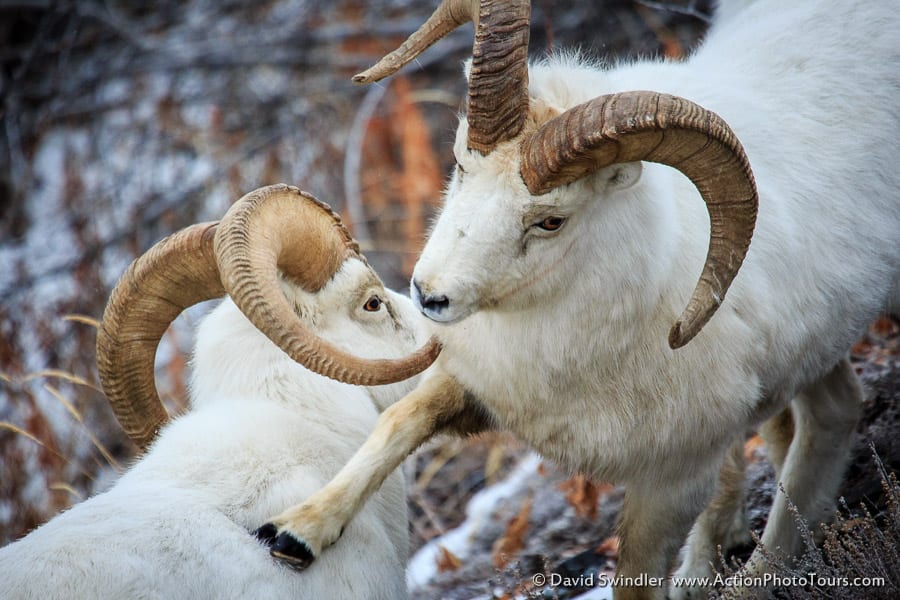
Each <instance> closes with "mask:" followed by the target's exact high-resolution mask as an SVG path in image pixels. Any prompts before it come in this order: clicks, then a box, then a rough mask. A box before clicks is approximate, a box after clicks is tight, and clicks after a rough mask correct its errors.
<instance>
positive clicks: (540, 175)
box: [521, 91, 759, 349]
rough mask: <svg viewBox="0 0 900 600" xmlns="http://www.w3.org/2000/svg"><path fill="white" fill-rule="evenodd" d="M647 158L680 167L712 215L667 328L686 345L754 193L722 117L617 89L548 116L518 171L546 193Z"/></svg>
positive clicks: (716, 298)
mask: <svg viewBox="0 0 900 600" xmlns="http://www.w3.org/2000/svg"><path fill="white" fill-rule="evenodd" d="M640 160H645V161H650V162H657V163H661V164H665V165H669V166H671V167H673V168H675V169H678V170H679V171H681V172H682V173H684V174H685V175H686V176H687V177H688V178H689V179H690V180H691V181H692V182H693V183H694V185H695V186H697V189H698V190H699V191H700V194H701V196H702V197H703V200H704V201H705V202H706V208H707V211H708V212H709V218H710V242H709V251H708V253H707V257H706V263H705V264H704V266H703V272H702V273H701V275H700V279H699V280H698V282H697V285H696V287H695V288H694V292H693V294H692V295H691V298H690V301H689V302H688V304H687V307H686V308H685V309H684V311H683V312H682V314H681V316H680V317H679V318H678V320H677V321H676V322H675V324H674V325H673V327H672V329H671V330H670V332H669V346H670V347H672V348H673V349H674V348H680V347H681V346H684V345H685V344H687V343H688V342H689V341H690V340H691V339H692V338H693V337H694V336H695V335H697V333H699V332H700V330H701V329H702V328H703V326H704V325H705V324H706V323H707V321H709V319H710V318H711V317H712V315H713V313H715V311H716V310H717V309H718V307H719V305H720V304H721V303H722V300H723V298H724V297H725V292H726V291H727V290H728V287H729V286H730V285H731V282H732V280H733V279H734V277H735V275H737V272H738V269H739V268H740V266H741V263H742V262H743V260H744V256H746V254H747V249H748V247H749V245H750V239H751V237H752V235H753V228H754V225H755V223H756V212H757V206H758V203H759V198H758V195H757V191H756V183H755V181H754V178H753V173H752V171H751V170H750V164H749V162H748V160H747V156H746V154H745V153H744V149H743V147H742V146H741V144H740V142H739V141H738V139H737V137H736V136H735V134H734V132H733V131H732V130H731V128H729V127H728V125H727V124H726V123H725V121H724V120H722V118H721V117H719V116H718V115H716V114H715V113H713V112H712V111H709V110H707V109H705V108H703V107H701V106H698V105H697V104H694V103H693V102H690V101H688V100H685V99H683V98H678V97H676V96H670V95H667V94H660V93H656V92H644V91H638V92H623V93H619V94H610V95H607V96H601V97H599V98H595V99H593V100H590V101H588V102H586V103H584V104H581V105H579V106H576V107H575V108H572V109H570V110H568V111H566V112H564V113H563V114H561V115H558V116H557V117H554V118H553V119H551V120H550V121H548V122H547V123H545V124H544V125H543V126H541V127H540V128H539V129H538V130H537V131H536V132H534V133H533V134H531V135H530V136H529V137H528V138H526V139H525V140H524V141H523V143H522V166H521V174H522V178H523V179H524V180H525V184H526V185H527V186H528V189H529V191H530V192H531V193H532V194H536V195H537V194H544V193H547V192H549V191H550V190H552V189H554V188H556V187H559V186H561V185H565V184H567V183H571V182H573V181H575V180H577V179H579V178H581V177H584V176H585V175H588V174H589V173H592V172H594V171H595V170H597V169H599V168H602V167H605V166H609V165H612V164H616V163H622V162H631V161H640Z"/></svg>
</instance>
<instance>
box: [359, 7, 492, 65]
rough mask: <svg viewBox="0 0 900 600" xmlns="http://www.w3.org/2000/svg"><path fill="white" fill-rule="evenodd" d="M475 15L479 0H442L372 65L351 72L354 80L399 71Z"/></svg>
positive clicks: (476, 15)
mask: <svg viewBox="0 0 900 600" xmlns="http://www.w3.org/2000/svg"><path fill="white" fill-rule="evenodd" d="M473 19H475V20H476V22H477V19H478V0H443V1H442V2H441V4H440V6H438V7H437V8H436V9H435V11H434V13H432V15H431V16H430V17H429V18H428V20H427V21H425V23H423V24H422V26H421V27H419V29H418V30H416V32H415V33H413V34H412V35H411V36H409V38H407V40H406V41H405V42H403V44H401V45H400V47H399V48H397V49H396V50H394V51H393V52H391V53H390V54H388V55H387V56H385V57H384V58H382V59H381V60H380V61H378V62H377V63H376V64H375V65H374V66H372V67H370V68H368V69H366V70H365V71H363V72H362V73H359V74H357V75H354V76H353V81H355V82H356V83H372V82H374V81H380V80H382V79H384V78H385V77H387V76H388V75H393V74H394V73H396V72H397V71H399V70H400V69H401V68H402V67H403V66H404V65H405V64H406V63H408V62H409V61H411V60H413V59H414V58H416V57H417V56H419V55H420V54H422V52H424V51H425V50H426V49H427V48H428V47H429V46H431V45H432V44H434V43H435V42H437V41H438V40H439V39H441V38H442V37H444V36H445V35H447V34H448V33H450V32H451V31H453V30H454V29H456V28H457V27H459V26H460V25H464V24H466V23H468V22H469V21H471V20H473Z"/></svg>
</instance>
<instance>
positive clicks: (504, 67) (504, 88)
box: [466, 0, 531, 154]
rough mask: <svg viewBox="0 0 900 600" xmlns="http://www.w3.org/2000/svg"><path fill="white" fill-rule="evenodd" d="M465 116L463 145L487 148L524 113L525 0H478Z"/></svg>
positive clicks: (510, 134) (509, 133)
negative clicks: (464, 139) (465, 138)
mask: <svg viewBox="0 0 900 600" xmlns="http://www.w3.org/2000/svg"><path fill="white" fill-rule="evenodd" d="M479 11H480V13H479V17H478V21H477V25H476V27H475V46H474V47H473V49H472V70H471V71H470V72H469V96H468V108H467V113H468V114H467V116H466V120H467V121H468V124H469V137H468V146H469V149H470V150H477V151H479V152H481V153H482V154H488V153H490V152H491V150H493V149H494V147H495V146H496V145H497V144H499V143H501V142H505V141H506V140H510V139H512V138H514V137H516V136H517V135H518V134H519V132H520V131H522V126H523V125H524V124H525V117H526V115H527V114H528V38H529V34H530V22H531V2H530V0H482V2H481V7H480V9H479Z"/></svg>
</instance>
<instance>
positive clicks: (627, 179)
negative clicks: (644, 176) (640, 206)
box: [596, 161, 644, 192]
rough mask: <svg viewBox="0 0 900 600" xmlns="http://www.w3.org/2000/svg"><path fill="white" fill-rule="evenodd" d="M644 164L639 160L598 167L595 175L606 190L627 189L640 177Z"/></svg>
mask: <svg viewBox="0 0 900 600" xmlns="http://www.w3.org/2000/svg"><path fill="white" fill-rule="evenodd" d="M643 169H644V166H643V163H642V162H641V161H635V162H627V163H618V164H615V165H610V166H608V167H605V168H603V169H599V170H598V171H597V173H596V177H597V179H598V180H599V182H602V184H601V185H603V186H604V187H605V189H606V191H607V192H618V191H622V190H627V189H628V188H630V187H631V186H633V185H634V184H636V183H637V182H638V181H639V180H640V178H641V172H642V171H643Z"/></svg>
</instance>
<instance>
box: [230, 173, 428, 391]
mask: <svg viewBox="0 0 900 600" xmlns="http://www.w3.org/2000/svg"><path fill="white" fill-rule="evenodd" d="M300 240H306V243H299V241H300ZM309 240H321V241H319V242H318V246H316V245H314V244H310V243H309ZM215 252H216V257H217V260H218V264H219V269H220V272H221V275H222V282H223V283H224V285H225V288H226V289H227V290H228V293H229V294H230V295H231V298H232V299H233V300H234V303H235V304H237V306H238V307H239V308H240V309H241V311H242V312H243V313H244V314H245V315H246V316H247V318H248V319H249V320H250V321H251V322H252V323H253V324H254V325H255V326H256V328H257V329H259V330H260V331H261V332H263V333H264V334H265V335H266V336H267V337H268V338H269V339H270V340H272V341H273V342H274V343H275V344H276V345H277V346H278V347H279V348H281V349H282V350H284V352H286V353H287V354H288V355H289V356H290V357H291V358H293V359H294V360H295V361H297V362H299V363H300V364H302V365H303V366H305V367H306V368H308V369H310V370H311V371H315V372H316V373H319V374H321V375H325V376H326V377H331V378H332V379H337V380H339V381H343V382H345V383H353V384H357V385H381V384H386V383H394V382H396V381H401V380H403V379H407V378H409V377H412V376H413V375H416V374H417V373H420V372H421V371H423V370H425V369H426V368H427V367H428V366H429V365H430V364H431V363H432V362H434V360H435V359H436V358H437V355H438V353H440V349H441V347H440V344H439V343H438V342H437V340H436V339H434V338H432V339H431V340H429V342H428V343H427V344H426V345H425V346H423V347H422V348H420V349H419V350H418V351H416V352H415V353H413V354H411V355H409V356H407V357H405V358H401V359H396V360H367V359H361V358H358V357H356V356H353V355H352V354H349V353H347V352H344V351H343V350H340V349H338V348H336V347H334V346H332V345H331V344H329V343H327V342H325V341H324V340H322V339H321V338H319V337H318V336H316V335H314V334H313V333H312V332H310V331H309V330H308V329H307V328H306V326H305V325H304V324H303V322H302V321H301V320H300V319H299V318H298V317H297V315H296V313H295V312H294V309H293V307H292V306H291V305H290V303H289V302H288V300H287V298H285V296H284V294H283V293H282V291H281V288H280V286H279V283H278V277H279V273H281V274H282V275H283V276H284V277H286V278H288V279H290V280H292V281H293V282H294V283H296V284H297V285H299V286H300V287H302V288H303V289H305V290H307V291H310V292H316V291H318V290H319V289H321V288H322V287H323V286H324V285H325V284H326V283H327V282H328V280H329V279H331V277H332V276H333V275H334V273H335V272H336V271H337V270H338V269H339V268H340V266H341V264H342V263H343V262H344V260H346V259H347V258H348V257H351V256H352V257H357V258H359V259H360V260H365V259H364V258H363V257H362V255H361V254H360V253H359V247H358V246H357V244H356V242H354V241H353V239H352V238H351V237H350V234H349V233H348V232H347V230H346V229H345V228H344V226H343V224H342V223H341V220H340V218H339V217H338V216H337V215H336V214H334V212H332V211H331V209H330V208H329V207H328V206H327V205H325V204H323V203H321V202H319V201H318V200H316V199H315V198H313V197H312V196H310V195H309V194H306V193H305V192H302V191H300V190H299V189H297V188H294V187H289V186H286V185H274V186H269V187H264V188H260V189H258V190H256V191H254V192H251V193H250V194H247V195H246V196H244V197H243V198H242V199H241V200H240V201H239V202H237V203H236V204H234V205H233V206H232V207H231V209H229V211H228V213H226V215H225V217H224V218H223V219H222V222H221V224H220V226H219V227H218V229H217V231H216V237H215Z"/></svg>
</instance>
